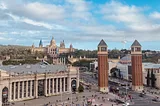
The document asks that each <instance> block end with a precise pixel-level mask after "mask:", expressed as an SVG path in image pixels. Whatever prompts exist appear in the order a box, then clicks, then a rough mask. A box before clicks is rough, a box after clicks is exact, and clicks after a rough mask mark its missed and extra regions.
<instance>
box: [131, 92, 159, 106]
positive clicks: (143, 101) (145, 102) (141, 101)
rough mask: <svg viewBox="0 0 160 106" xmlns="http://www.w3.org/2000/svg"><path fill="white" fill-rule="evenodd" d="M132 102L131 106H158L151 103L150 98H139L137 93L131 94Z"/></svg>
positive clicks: (156, 103) (155, 103)
mask: <svg viewBox="0 0 160 106" xmlns="http://www.w3.org/2000/svg"><path fill="white" fill-rule="evenodd" d="M131 94H132V97H133V99H132V101H133V102H134V105H132V106H160V103H159V102H154V101H152V99H153V98H152V97H150V96H147V95H145V96H144V97H140V96H139V93H136V92H132V93H131Z"/></svg>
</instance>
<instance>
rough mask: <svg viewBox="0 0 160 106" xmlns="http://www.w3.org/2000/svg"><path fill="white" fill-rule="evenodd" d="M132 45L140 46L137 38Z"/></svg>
mask: <svg viewBox="0 0 160 106" xmlns="http://www.w3.org/2000/svg"><path fill="white" fill-rule="evenodd" d="M132 46H141V45H140V43H139V42H138V41H137V40H135V41H134V42H133V44H132Z"/></svg>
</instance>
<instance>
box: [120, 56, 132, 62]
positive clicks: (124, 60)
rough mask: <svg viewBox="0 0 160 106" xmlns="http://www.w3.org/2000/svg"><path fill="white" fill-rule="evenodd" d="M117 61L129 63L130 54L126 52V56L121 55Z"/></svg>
mask: <svg viewBox="0 0 160 106" xmlns="http://www.w3.org/2000/svg"><path fill="white" fill-rule="evenodd" d="M119 62H120V63H121V64H130V63H131V55H130V54H127V55H126V56H124V57H122V58H121V59H120V61H119Z"/></svg>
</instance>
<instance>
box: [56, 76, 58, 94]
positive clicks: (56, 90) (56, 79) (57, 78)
mask: <svg viewBox="0 0 160 106" xmlns="http://www.w3.org/2000/svg"><path fill="white" fill-rule="evenodd" d="M56 94H58V78H56Z"/></svg>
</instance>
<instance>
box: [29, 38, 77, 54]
mask: <svg viewBox="0 0 160 106" xmlns="http://www.w3.org/2000/svg"><path fill="white" fill-rule="evenodd" d="M74 51H75V49H74V48H73V46H72V44H70V46H69V48H66V47H65V42H64V40H63V41H62V42H61V43H60V46H57V45H56V41H55V39H54V38H53V37H52V39H51V41H50V44H49V45H47V46H46V47H44V46H43V43H42V40H40V42H39V47H35V46H34V44H33V45H32V47H31V52H32V53H36V52H44V53H46V54H48V55H50V56H51V57H56V56H57V55H58V54H61V53H71V52H74Z"/></svg>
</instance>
